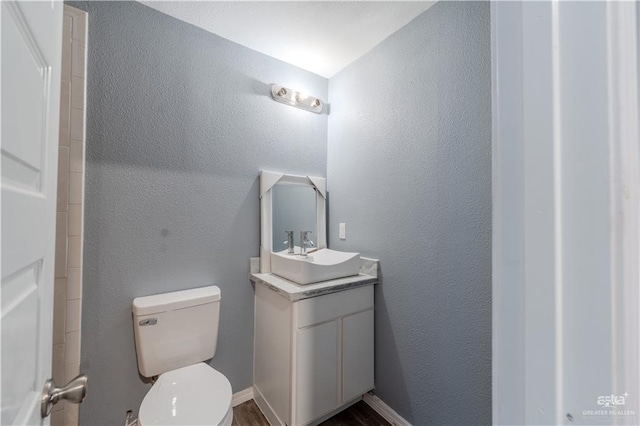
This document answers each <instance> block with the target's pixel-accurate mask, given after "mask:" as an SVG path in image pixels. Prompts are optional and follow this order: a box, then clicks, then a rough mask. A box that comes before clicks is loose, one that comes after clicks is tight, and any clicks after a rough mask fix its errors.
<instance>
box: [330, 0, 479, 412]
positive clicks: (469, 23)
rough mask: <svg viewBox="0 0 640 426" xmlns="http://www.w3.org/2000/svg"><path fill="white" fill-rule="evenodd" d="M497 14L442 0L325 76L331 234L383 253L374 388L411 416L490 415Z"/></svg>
mask: <svg viewBox="0 0 640 426" xmlns="http://www.w3.org/2000/svg"><path fill="white" fill-rule="evenodd" d="M489 21H490V18H489V4H488V3H481V2H438V3H436V4H435V5H434V6H432V7H431V8H430V9H428V10H427V11H426V12H425V13H423V14H422V15H420V16H419V17H418V18H416V19H415V20H414V21H412V22H411V23H409V24H408V25H407V26H406V27H404V28H402V29H401V30H399V31H398V32H397V33H395V34H393V35H392V36H391V37H389V38H388V39H387V40H385V41H384V42H383V43H381V44H380V45H378V46H377V47H375V48H374V49H373V50H372V51H371V52H369V53H368V54H367V55H365V56H364V57H362V58H360V59H359V60H357V61H356V62H355V63H353V64H351V65H350V66H349V67H347V68H346V69H345V70H343V71H342V72H340V73H339V74H338V75H337V76H335V77H333V78H331V79H330V81H329V94H330V95H329V96H330V102H331V115H330V117H329V139H328V141H329V142H328V162H327V176H328V186H329V197H330V210H329V213H330V216H329V217H330V229H329V231H330V233H329V242H330V245H331V247H332V248H334V249H338V250H353V251H359V252H361V253H362V254H363V255H367V256H372V257H376V258H379V259H380V260H381V270H382V284H381V285H379V286H377V287H376V317H375V319H376V334H375V337H376V343H375V345H376V353H375V355H376V393H377V394H378V395H379V396H380V397H381V398H382V399H383V400H384V401H385V402H386V403H387V404H389V405H390V406H391V407H392V408H394V409H395V410H396V411H397V412H398V413H400V414H401V415H402V416H404V417H405V418H406V419H407V420H409V421H411V422H412V423H414V424H490V423H491V162H490V158H491V156H490V154H491V87H490V86H491V70H490V58H491V54H490V22H489ZM339 222H346V223H347V237H348V238H347V240H346V241H341V240H339V239H338V223H339Z"/></svg>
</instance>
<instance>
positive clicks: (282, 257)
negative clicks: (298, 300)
mask: <svg viewBox="0 0 640 426" xmlns="http://www.w3.org/2000/svg"><path fill="white" fill-rule="evenodd" d="M271 272H272V273H274V274H276V275H279V276H281V277H282V278H286V279H288V280H291V281H293V282H295V283H298V284H311V283H317V282H320V281H327V280H333V279H336V278H343V277H350V276H352V275H358V273H359V272H360V253H348V252H343V251H336V250H330V249H320V250H317V251H314V252H312V253H309V254H308V255H307V257H302V256H300V255H299V254H287V251H286V250H284V251H281V252H275V253H272V254H271Z"/></svg>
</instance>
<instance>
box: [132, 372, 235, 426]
mask: <svg viewBox="0 0 640 426" xmlns="http://www.w3.org/2000/svg"><path fill="white" fill-rule="evenodd" d="M232 419H233V407H232V406H231V384H230V383H229V380H227V378H226V377H225V376H224V375H223V374H222V373H220V372H218V371H216V370H214V369H213V368H211V367H210V366H208V365H207V364H204V363H198V364H195V365H190V366H188V367H183V368H179V369H177V370H173V371H169V372H166V373H164V374H161V375H160V377H158V380H157V381H156V382H155V383H154V385H153V386H152V387H151V390H149V392H147V395H146V396H145V397H144V400H143V401H142V404H141V405H140V412H139V414H138V422H139V424H140V425H141V426H149V425H225V426H230V425H231V421H232Z"/></svg>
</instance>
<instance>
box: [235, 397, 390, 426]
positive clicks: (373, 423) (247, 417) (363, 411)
mask: <svg viewBox="0 0 640 426" xmlns="http://www.w3.org/2000/svg"><path fill="white" fill-rule="evenodd" d="M233 426H269V422H268V421H267V419H266V418H265V417H264V415H263V414H262V412H261V411H260V409H259V408H258V406H257V405H256V403H255V402H254V401H253V399H252V400H250V401H247V402H245V403H242V404H240V405H238V406H237V407H234V408H233ZM320 426H391V424H390V423H389V422H387V421H386V420H385V419H384V418H382V417H381V416H380V414H378V413H376V412H375V411H374V410H373V408H371V407H369V405H367V404H366V403H365V402H364V401H359V402H357V403H355V404H353V405H352V406H351V407H349V408H347V409H346V410H344V411H341V412H340V413H338V414H336V415H335V416H333V417H331V418H330V419H329V420H326V421H324V422H322V423H320Z"/></svg>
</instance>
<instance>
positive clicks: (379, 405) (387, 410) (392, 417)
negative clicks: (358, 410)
mask: <svg viewBox="0 0 640 426" xmlns="http://www.w3.org/2000/svg"><path fill="white" fill-rule="evenodd" d="M362 400H363V401H364V402H366V403H367V404H368V405H369V407H371V408H373V409H374V410H375V411H376V412H377V413H378V414H380V415H381V416H382V417H384V419H385V420H386V421H388V422H389V423H391V424H392V425H393V426H411V423H409V422H408V421H406V420H405V419H403V418H402V416H401V415H400V414H398V413H396V412H395V411H394V410H393V408H391V407H389V406H388V405H387V404H385V403H384V401H382V400H381V399H380V398H378V397H377V396H375V395H374V394H372V393H371V392H369V393H365V394H364V395H362Z"/></svg>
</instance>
